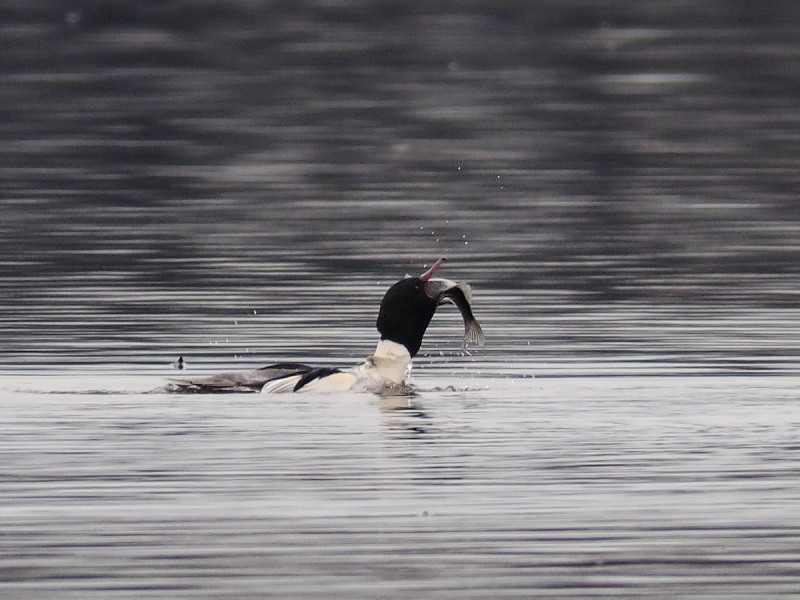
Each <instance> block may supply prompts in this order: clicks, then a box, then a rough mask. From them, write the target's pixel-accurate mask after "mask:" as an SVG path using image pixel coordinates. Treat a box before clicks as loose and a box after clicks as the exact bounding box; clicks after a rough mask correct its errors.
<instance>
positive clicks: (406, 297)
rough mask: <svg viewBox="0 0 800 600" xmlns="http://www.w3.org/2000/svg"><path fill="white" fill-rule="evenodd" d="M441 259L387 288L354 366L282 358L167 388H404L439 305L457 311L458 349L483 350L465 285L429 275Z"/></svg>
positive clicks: (275, 390) (280, 390)
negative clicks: (373, 342) (373, 335)
mask: <svg viewBox="0 0 800 600" xmlns="http://www.w3.org/2000/svg"><path fill="white" fill-rule="evenodd" d="M445 261H446V258H444V257H442V258H440V259H439V260H437V261H436V262H435V263H434V264H433V265H432V266H431V267H430V268H429V269H427V270H426V271H425V272H424V273H422V275H419V276H418V277H412V276H409V275H406V276H405V277H404V278H403V279H401V280H399V281H398V282H397V283H395V284H393V285H392V286H391V287H389V289H388V290H386V293H385V294H384V296H383V299H382V300H381V304H380V308H379V310H378V317H377V319H376V322H375V326H376V328H377V330H378V333H379V334H380V339H379V341H378V344H377V346H376V347H375V351H374V352H373V353H372V354H371V355H370V356H368V357H367V358H366V359H365V360H364V361H363V362H362V363H360V364H358V365H356V366H353V367H349V368H339V367H313V366H309V365H305V364H300V363H291V362H283V363H275V364H271V365H267V366H265V367H261V368H258V369H250V370H245V371H231V372H225V373H218V374H216V375H211V376H206V377H197V378H181V379H170V380H169V381H168V384H167V386H166V389H167V391H170V392H201V393H202V392H206V393H213V392H259V391H260V392H262V393H265V394H275V393H302V392H346V391H372V392H379V393H383V392H387V391H402V390H408V389H409V386H410V384H409V374H410V371H411V365H412V360H413V359H414V357H415V356H416V355H417V353H418V352H419V350H420V347H421V346H422V340H423V338H424V336H425V332H426V331H427V329H428V325H429V324H430V322H431V320H432V319H433V316H434V314H435V313H436V309H437V308H438V307H439V306H442V305H444V304H453V305H455V306H456V308H458V310H459V312H460V313H461V317H462V319H463V321H464V337H463V341H462V347H461V349H462V351H463V352H465V353H468V346H469V345H473V346H476V347H479V348H482V347H483V346H484V344H485V336H484V333H483V329H482V328H481V325H480V323H478V320H477V319H476V318H475V316H474V315H473V313H472V289H471V287H470V285H469V284H468V283H463V282H454V281H451V280H449V279H443V278H438V277H434V275H436V273H437V271H438V270H439V269H440V268H441V267H442V265H443V264H444V263H445Z"/></svg>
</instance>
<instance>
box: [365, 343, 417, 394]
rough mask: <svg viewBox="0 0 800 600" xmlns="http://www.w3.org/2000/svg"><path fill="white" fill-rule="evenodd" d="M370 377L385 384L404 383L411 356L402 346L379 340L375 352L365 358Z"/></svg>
mask: <svg viewBox="0 0 800 600" xmlns="http://www.w3.org/2000/svg"><path fill="white" fill-rule="evenodd" d="M366 366H367V369H368V370H369V371H370V376H371V377H374V378H376V379H380V380H382V381H384V382H385V383H395V384H398V385H400V384H402V383H405V381H406V377H407V375H408V371H409V369H410V368H411V354H409V352H408V349H407V348H406V347H405V346H403V344H398V343H397V342H392V341H391V340H381V341H380V342H378V346H377V347H376V348H375V352H374V353H373V354H372V356H370V357H369V358H367V362H366Z"/></svg>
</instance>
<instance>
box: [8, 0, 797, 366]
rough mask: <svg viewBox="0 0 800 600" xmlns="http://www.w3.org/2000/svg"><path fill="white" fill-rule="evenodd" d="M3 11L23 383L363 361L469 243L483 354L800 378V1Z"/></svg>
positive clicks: (456, 268) (465, 264) (122, 5)
mask: <svg viewBox="0 0 800 600" xmlns="http://www.w3.org/2000/svg"><path fill="white" fill-rule="evenodd" d="M0 17H1V18H2V24H0V43H1V44H2V48H1V50H2V56H3V59H2V61H0V84H1V85H0V113H2V123H3V126H2V130H1V131H2V133H1V134H0V135H1V136H2V138H1V139H2V144H0V195H1V196H0V197H1V199H2V206H3V219H2V222H0V268H1V269H2V271H0V336H1V337H2V345H3V350H2V353H3V355H5V356H6V358H5V359H3V362H4V363H6V365H10V366H13V365H25V366H36V365H42V364H48V365H52V364H58V365H66V364H71V363H78V364H89V363H103V364H118V363H119V362H121V361H128V362H133V363H148V362H153V361H154V362H155V363H157V364H162V363H163V362H164V361H166V360H168V359H169V357H173V355H174V354H176V353H188V354H189V355H192V356H198V355H201V356H203V357H204V359H206V360H212V359H226V360H227V359H230V358H231V356H232V355H235V356H240V355H242V354H246V353H248V352H253V353H254V354H256V355H257V356H254V357H253V358H254V360H255V359H257V360H260V359H262V358H264V359H266V358H267V357H268V356H269V357H272V356H273V355H275V354H278V355H280V357H281V358H285V357H287V355H295V354H300V355H302V352H300V351H298V350H297V349H295V348H292V347H291V344H290V343H289V342H287V341H285V339H284V338H285V337H286V335H287V334H286V327H287V326H288V327H289V329H290V330H292V328H294V331H295V333H296V334H297V335H300V336H303V335H305V336H307V338H308V339H312V338H314V336H315V335H316V337H317V338H321V339H320V340H319V341H318V342H316V347H315V349H314V350H313V352H316V353H317V354H319V353H321V354H322V355H323V356H329V357H331V358H334V359H335V358H342V355H343V352H342V347H345V349H346V352H344V354H345V355H346V356H349V355H350V354H358V353H363V352H362V350H361V349H362V348H364V347H365V346H368V345H371V343H372V342H373V339H374V333H373V331H372V323H373V320H374V316H375V312H376V307H377V302H378V299H379V298H380V294H381V292H382V290H383V289H384V288H385V287H386V285H388V284H390V283H391V282H392V281H394V280H395V279H397V278H398V277H400V276H402V275H403V273H404V272H406V271H408V272H412V273H414V272H419V271H420V270H421V269H422V267H423V265H424V264H426V263H430V262H431V261H432V260H433V259H435V258H436V257H438V256H439V255H443V254H447V255H448V256H450V258H451V259H452V262H451V266H450V267H448V271H449V273H448V274H449V276H450V277H451V278H457V279H465V280H468V281H471V282H472V283H473V284H474V286H475V288H476V302H477V306H476V311H477V312H478V314H479V316H481V317H482V319H483V320H485V321H488V325H489V327H488V328H487V334H488V337H489V340H490V344H489V349H488V350H487V352H488V354H485V356H487V357H489V358H490V357H491V356H492V352H495V353H497V355H498V356H500V357H501V359H502V358H503V357H504V356H507V355H508V353H509V352H512V353H514V354H515V355H516V356H529V357H531V358H532V360H534V361H539V360H548V359H552V358H554V357H561V358H562V359H563V360H572V359H575V357H577V356H582V357H584V358H585V361H586V363H587V364H588V363H590V362H592V361H595V360H597V358H598V357H602V356H605V357H606V358H608V357H618V358H619V360H627V359H628V358H631V357H633V358H634V359H637V360H650V359H652V358H653V357H655V358H656V359H657V360H659V361H662V362H664V361H666V362H667V363H669V362H670V361H673V362H674V361H677V362H681V363H685V364H692V363H694V362H697V361H699V362H700V363H704V364H712V365H714V368H722V369H723V370H729V369H730V368H747V369H756V370H758V369H763V368H771V366H770V365H774V364H780V365H782V367H781V368H789V369H794V364H793V361H794V356H795V355H796V354H797V351H798V350H800V344H798V342H796V341H795V340H796V339H797V335H796V334H800V331H798V329H797V327H796V326H795V325H794V323H795V322H796V321H797V317H798V316H800V314H798V311H797V296H798V293H797V280H798V273H799V271H800V266H799V262H800V261H798V258H799V257H800V246H799V245H798V231H799V229H800V223H798V213H799V212H800V207H798V204H797V202H796V199H795V194H796V187H797V186H796V184H797V183H798V173H800V170H799V169H798V167H799V166H800V152H798V151H799V150H800V112H799V111H798V103H800V41H799V40H800V35H798V33H800V11H798V10H797V7H796V5H795V4H794V3H792V2H775V3H756V2H750V1H735V2H712V1H705V2H699V3H663V4H648V5H647V6H645V5H642V4H641V3H638V2H616V1H614V2H612V1H599V2H598V1H592V2H574V1H568V2H550V1H541V2H514V1H499V2H491V3H485V2H461V3H448V2H407V1H403V2H394V1H384V2H353V1H342V2H325V1H318V2H313V1H308V2H251V1H245V0H240V1H233V2H231V1H226V2H216V1H212V0H206V1H204V2H184V1H159V2H155V1H152V2H147V1H136V2H134V1H131V2H124V1H120V2H103V1H99V0H98V1H88V0H87V1H75V2H63V1H52V2H38V3H35V4H32V3H23V2H12V1H6V2H3V3H2V5H1V6H0ZM301 307H302V308H301ZM254 311H255V314H254ZM332 317H335V318H332ZM309 318H310V319H311V322H310V323H311V326H312V328H314V329H316V331H308V330H306V329H303V328H305V327H307V326H308V323H309V321H308V320H309ZM454 319H455V317H454ZM331 321H336V323H332V322H331ZM234 322H236V324H237V325H239V327H238V328H232V327H231V325H232V323H234ZM452 322H455V320H453V321H452ZM278 325H280V333H278V332H277V329H278ZM331 326H338V327H339V328H340V329H339V331H340V333H338V334H337V333H330V332H329V331H328V330H329V329H330V328H331ZM270 328H272V329H270ZM323 330H324V331H325V333H322V331H323ZM268 337H271V338H272V344H270V339H266V338H268ZM276 338H277V340H276ZM337 338H338V339H337ZM225 339H227V340H229V343H230V346H225V348H223V349H221V348H219V347H218V346H215V344H218V343H219V342H220V341H221V340H225ZM231 339H234V340H235V341H233V342H230V340H231ZM304 339H305V338H304ZM276 344H277V347H276ZM348 344H353V348H350V347H349V346H348ZM531 344H533V348H531ZM223 345H224V344H223ZM254 346H257V347H254ZM355 346H357V347H358V348H359V350H356V349H355ZM268 348H269V351H267V349H268ZM313 352H312V353H313ZM584 367H585V365H584ZM532 369H533V367H532ZM545 370H546V369H545Z"/></svg>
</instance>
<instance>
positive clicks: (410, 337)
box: [376, 277, 438, 358]
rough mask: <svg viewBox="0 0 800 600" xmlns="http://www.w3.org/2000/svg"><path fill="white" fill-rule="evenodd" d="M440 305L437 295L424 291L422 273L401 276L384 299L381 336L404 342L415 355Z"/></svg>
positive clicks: (377, 324)
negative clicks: (403, 277) (433, 296)
mask: <svg viewBox="0 0 800 600" xmlns="http://www.w3.org/2000/svg"><path fill="white" fill-rule="evenodd" d="M437 306H438V303H437V301H436V299H434V298H431V297H429V296H428V295H427V294H426V293H425V281H423V280H422V279H421V278H420V277H407V278H406V279H401V280H400V281H398V282H397V283H395V284H394V285H393V286H392V287H390V288H389V289H388V290H387V291H386V294H384V296H383V300H382V301H381V309H380V312H378V321H377V323H376V326H377V327H378V331H379V332H380V334H381V339H382V340H390V341H392V342H397V343H398V344H402V345H403V346H405V347H406V349H407V350H408V353H409V354H410V355H411V357H412V358H413V357H414V356H415V355H416V354H417V352H419V347H420V346H421V345H422V338H423V337H424V335H425V330H426V329H428V323H430V322H431V319H432V318H433V314H434V313H435V312H436V307H437Z"/></svg>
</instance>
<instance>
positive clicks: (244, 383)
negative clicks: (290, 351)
mask: <svg viewBox="0 0 800 600" xmlns="http://www.w3.org/2000/svg"><path fill="white" fill-rule="evenodd" d="M311 370H312V368H311V367H309V366H308V365H301V364H297V363H277V364H274V365H268V366H266V367H262V368H260V369H252V370H250V371H229V372H227V373H217V374H216V375H210V376H208V377H192V378H188V377H187V378H183V379H169V380H168V382H167V384H166V386H165V389H166V391H168V392H194V393H222V392H259V391H261V388H262V387H264V384H265V383H267V382H268V381H272V380H273V379H278V378H280V377H287V376H289V375H303V374H305V373H308V372H309V371H311Z"/></svg>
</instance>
